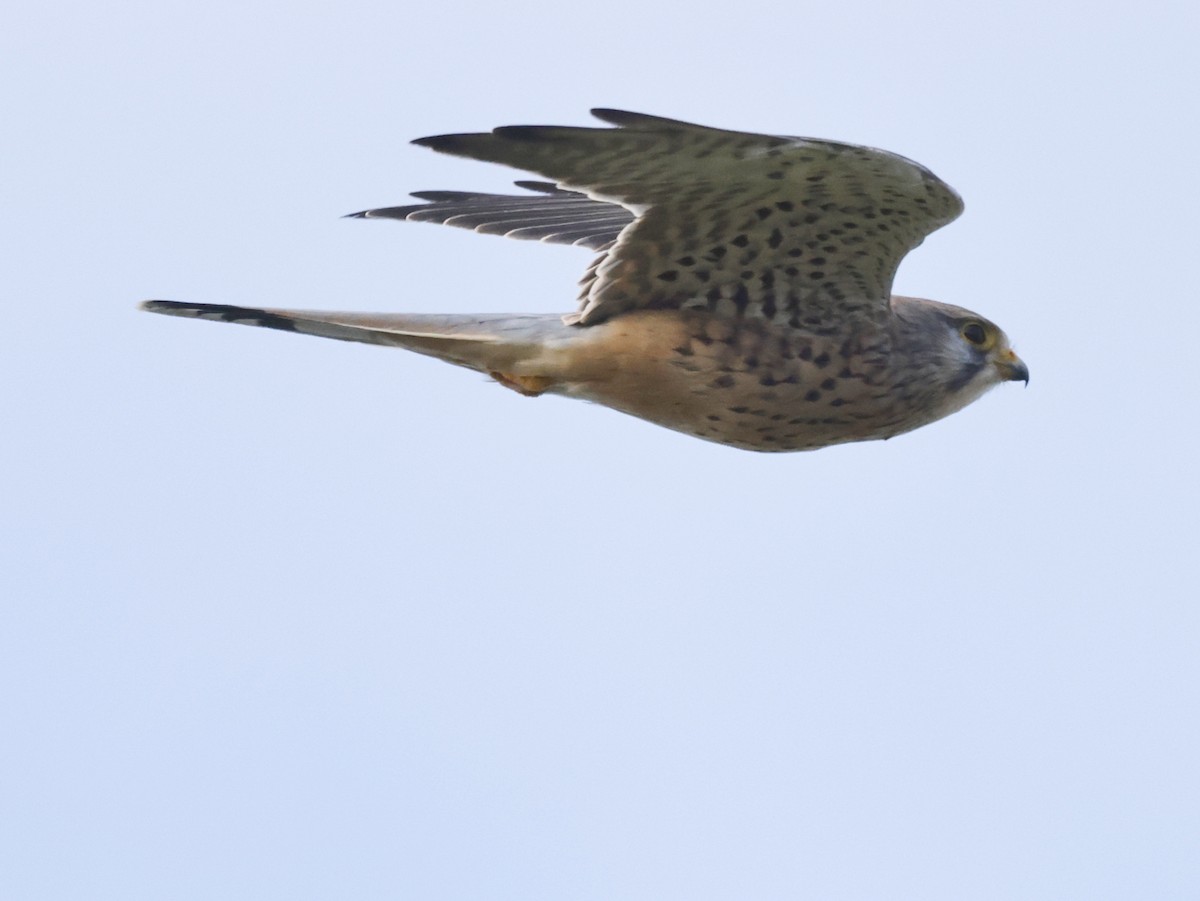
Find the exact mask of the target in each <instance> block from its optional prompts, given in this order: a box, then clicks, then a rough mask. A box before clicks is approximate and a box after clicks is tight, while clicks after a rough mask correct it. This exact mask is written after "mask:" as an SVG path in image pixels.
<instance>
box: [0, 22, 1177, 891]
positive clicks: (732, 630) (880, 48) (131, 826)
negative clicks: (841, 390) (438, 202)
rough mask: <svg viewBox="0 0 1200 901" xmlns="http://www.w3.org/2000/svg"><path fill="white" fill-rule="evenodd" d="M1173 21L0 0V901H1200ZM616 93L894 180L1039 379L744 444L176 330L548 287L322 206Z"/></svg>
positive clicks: (944, 262) (530, 254)
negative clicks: (843, 435)
mask: <svg viewBox="0 0 1200 901" xmlns="http://www.w3.org/2000/svg"><path fill="white" fill-rule="evenodd" d="M1198 38H1200V19H1198V16H1197V13H1196V12H1195V6H1194V4H1192V3H1190V2H1179V3H1165V2H1154V0H1150V2H1142V3H1137V4H1128V3H1123V4H1105V3H1103V2H1099V3H1097V2H1064V3H1048V2H1015V3H1002V4H1001V3H988V4H975V3H963V2H959V0H955V2H923V0H915V2H906V3H895V4H886V5H885V4H882V3H878V4H870V3H867V4H858V3H840V4H839V3H827V2H822V3H810V2H798V3H781V2H769V3H759V2H742V3H738V4H734V5H728V4H715V3H714V4H709V5H698V6H690V5H686V4H679V3H670V4H667V3H653V2H644V0H643V2H628V0H615V2H610V3H606V4H603V5H596V4H593V5H590V6H589V5H580V4H569V3H557V4H549V3H546V4H536V3H528V2H513V3H496V4H491V3H486V4H485V3H462V2H457V0H451V2H445V3H428V4H425V3H405V2H386V3H349V4H334V3H327V4H316V3H308V4H303V3H302V4H285V3H270V4H268V3H260V4H249V5H247V4H244V3H240V2H239V3H232V2H225V0H216V2H210V3H205V4H200V3H179V2H165V3H164V2H156V3H149V2H147V3H117V4H93V3H54V2H45V3H38V4H34V3H25V4H21V5H20V7H19V8H18V7H17V5H16V4H10V5H9V6H7V7H6V10H5V12H4V13H3V14H2V16H0V67H2V69H3V78H2V79H0V114H2V116H3V125H2V128H3V133H4V137H3V140H2V141H0V238H2V244H0V273H2V274H3V278H2V280H0V300H2V303H3V307H2V308H3V329H4V339H3V350H2V351H0V385H2V387H0V405H2V407H0V416H2V422H3V435H4V438H3V442H2V444H0V457H2V466H0V491H2V496H0V516H2V526H3V535H2V536H0V593H2V603H0V612H2V614H3V620H2V622H3V627H2V632H0V680H2V682H0V896H2V897H4V898H12V899H31V901H32V899H51V898H53V899H59V898H88V899H109V898H112V899H123V901H132V899H168V898H169V899H215V898H219V899H268V898H270V899H274V898H280V899H326V898H354V899H422V901H424V899H430V901H434V899H490V898H497V899H522V901H533V899H571V901H577V899H578V901H590V899H646V901H651V899H653V901H661V899H702V901H706V899H756V901H758V899H764V901H765V899H799V898H818V899H879V898H914V899H962V898H972V899H1011V898H1020V899H1063V898H1086V899H1107V898H1113V899H1116V898H1154V899H1175V898H1178V899H1184V898H1187V899H1194V898H1197V897H1200V725H1198V721H1200V612H1198V600H1200V592H1197V590H1196V587H1195V583H1196V578H1195V571H1196V566H1197V557H1198V555H1200V542H1198V538H1200V522H1198V517H1197V504H1198V502H1200V488H1198V486H1197V480H1196V476H1195V471H1196V458H1197V443H1198V429H1200V427H1198V425H1197V412H1198V409H1200V390H1198V383H1200V374H1198V369H1197V363H1196V353H1195V350H1196V345H1197V336H1198V333H1200V312H1198V305H1197V288H1196V277H1195V275H1196V260H1197V255H1198V253H1200V249H1198V248H1200V229H1198V227H1197V218H1196V210H1197V206H1198V203H1200V191H1198V190H1197V182H1198V172H1200V169H1198V166H1197V162H1196V158H1197V153H1198V146H1200V140H1198V139H1200V135H1198V133H1197V131H1198V129H1197V125H1198V119H1197V100H1196V95H1197V89H1198V85H1200V65H1198V64H1197V54H1196V46H1197V39H1198ZM592 106H615V107H625V108H630V109H634V110H638V111H644V112H650V113H657V114H661V115H667V116H673V117H677V118H683V119H689V120H693V121H699V122H703V123H706V124H712V125H718V126H724V127H730V128H740V129H746V130H756V131H766V132H774V133H784V134H799V135H813V136H818V137H828V138H835V139H841V140H847V141H853V142H858V143H865V144H871V145H874V146H878V147H883V148H887V149H889V150H893V151H896V152H899V153H902V154H904V155H906V156H909V157H912V158H914V159H916V160H918V161H920V162H922V163H924V164H925V165H927V166H929V167H930V168H931V169H933V170H934V171H935V172H936V173H938V174H939V175H940V176H942V177H943V178H945V179H946V180H947V181H948V182H950V184H952V185H954V186H955V187H956V188H957V189H958V190H959V191H960V193H962V195H963V196H964V198H965V200H966V204H967V212H966V214H965V215H964V217H963V218H962V219H961V220H959V221H958V222H956V223H955V224H954V225H952V226H951V227H949V228H947V229H945V230H944V231H941V232H938V233H937V234H935V235H934V236H932V237H931V238H930V239H929V240H928V241H927V242H926V243H925V245H924V246H923V247H922V248H920V249H919V250H918V251H916V252H915V253H914V254H913V255H912V256H911V257H910V258H909V259H908V260H907V261H906V263H905V265H904V266H902V268H901V270H900V273H899V278H898V281H897V284H896V288H897V291H898V292H900V293H909V294H917V295H923V296H928V297H935V298H938V299H942V300H945V301H949V302H953V303H957V304H961V305H963V306H967V307H970V308H972V309H975V310H977V311H978V312H980V313H982V314H984V315H986V316H988V317H989V318H991V319H993V320H995V321H996V322H998V323H999V324H1000V325H1001V326H1002V327H1004V328H1005V329H1006V330H1007V332H1008V333H1009V335H1010V336H1011V337H1012V339H1013V341H1014V343H1015V345H1016V348H1017V350H1018V352H1019V353H1020V354H1021V355H1022V357H1023V358H1024V359H1025V360H1026V361H1027V362H1028V364H1029V366H1030V369H1031V370H1032V381H1031V383H1030V385H1029V387H1028V389H1025V390H1023V389H1022V388H1021V386H1020V385H1005V386H1002V387H1001V388H998V389H997V390H996V391H994V392H993V393H992V394H990V395H988V396H986V397H985V398H983V399H982V400H981V401H979V402H978V403H976V404H975V405H973V406H971V407H970V408H968V409H967V410H966V411H964V412H962V413H959V414H956V415H955V416H953V417H951V418H950V419H948V420H944V421H942V422H940V423H937V424H935V425H933V426H931V427H928V428H924V429H921V430H920V431H918V432H915V433H913V434H910V435H906V436H903V437H900V438H897V439H896V440H894V441H890V442H887V443H873V444H863V445H854V446H846V447H840V448H831V449H827V450H822V451H818V452H816V453H808V454H792V455H779V456H763V455H755V454H751V453H746V452H742V451H734V450H730V449H727V448H723V447H720V446H717V445H710V444H706V443H703V442H700V441H696V440H694V439H690V438H686V437H684V436H681V435H677V434H674V433H672V432H668V431H665V430H662V429H658V428H656V427H654V426H651V425H648V424H645V423H642V422H639V421H637V420H634V419H631V418H627V417H624V416H622V415H620V414H617V413H613V412H611V411H608V410H604V409H601V408H597V407H590V406H587V405H584V404H580V403H577V402H571V401H566V400H561V399H557V398H543V399H541V400H537V401H530V400H526V399H524V398H521V397H518V396H517V395H516V394H514V393H511V392H508V391H505V390H502V389H500V388H498V387H497V386H495V385H492V384H489V383H488V382H487V380H486V379H483V378H482V377H480V376H478V375H475V374H473V373H470V372H466V371H463V370H458V369H454V368H451V367H449V366H446V365H444V364H441V363H438V362H436V361H433V360H430V359H426V358H423V357H419V356H416V355H408V354H404V353H402V352H399V351H392V350H384V349H380V348H374V347H367V346H363V345H351V344H343V343H338V342H332V341H322V340H316V339H312V338H301V337H296V336H293V335H287V334H281V333H276V332H268V331H263V330H255V329H248V328H235V327H232V326H223V325H222V326H218V325H214V324H210V323H204V322H189V321H184V320H175V319H167V318H163V317H158V316H150V315H147V314H144V313H140V312H138V311H137V310H136V309H135V305H136V303H137V302H138V301H139V300H141V299H144V298H149V297H162V298H172V299H179V300H188V301H209V302H226V303H236V304H251V305H259V304H261V305H267V306H270V305H277V306H290V307H301V308H303V307H309V308H318V309H322V308H324V309H346V310H397V311H399V310H411V311H429V312H440V311H448V312H485V311H522V312H527V311H536V312H545V311H558V310H562V311H566V310H569V309H571V308H572V307H573V303H574V297H575V282H576V280H577V278H578V277H579V276H580V275H581V274H582V271H583V269H584V267H585V266H586V264H587V263H588V261H589V259H590V257H589V255H588V253H587V252H586V251H582V250H578V249H574V248H567V247H561V246H541V245H538V244H536V243H528V242H517V241H502V240H500V239H497V238H490V237H483V236H477V235H472V234H470V233H466V232H460V231H456V230H452V229H446V228H438V227H434V226H427V225H416V224H406V223H401V224H397V223H393V222H363V221H353V220H342V219H340V218H339V216H340V215H342V214H344V213H349V212H352V211H355V210H359V209H363V208H365V207H370V206H380V205H388V204H395V203H399V202H403V201H404V199H405V197H406V195H407V192H408V191H412V190H420V189H437V188H457V189H479V190H495V189H502V188H504V187H505V186H506V185H507V184H508V183H509V181H510V180H511V179H512V178H519V177H521V176H520V175H519V174H518V173H513V172H508V171H506V170H503V169H500V168H499V167H491V166H486V165H482V164H477V163H471V162H467V161H462V160H454V159H451V158H446V157H439V156H437V155H435V154H433V153H430V152H429V151H427V150H423V149H420V148H416V147H410V146H408V145H407V143H406V142H407V141H408V140H409V139H411V138H415V137H419V136H422V135H428V134H438V133H442V132H447V131H461V130H468V131H469V130H479V129H486V128H490V127H492V126H495V125H503V124H516V123H553V124H587V123H588V122H589V119H588V117H587V110H588V108H589V107H592Z"/></svg>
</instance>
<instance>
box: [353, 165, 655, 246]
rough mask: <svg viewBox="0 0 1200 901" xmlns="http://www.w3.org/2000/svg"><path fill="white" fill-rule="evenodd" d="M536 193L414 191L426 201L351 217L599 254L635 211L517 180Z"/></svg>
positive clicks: (520, 185) (574, 193) (556, 188)
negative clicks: (451, 229) (466, 231)
mask: <svg viewBox="0 0 1200 901" xmlns="http://www.w3.org/2000/svg"><path fill="white" fill-rule="evenodd" d="M517 187H519V188H526V189H528V190H529V191H535V192H537V193H535V194H516V195H514V194H475V193H471V192H469V191H417V192H415V193H413V195H412V196H413V197H416V198H417V199H418V200H424V201H427V202H426V203H420V204H413V205H412V206H394V207H386V208H383V209H378V210H363V211H362V212H361V213H351V214H350V218H354V219H380V218H383V219H407V220H409V221H411V222H437V223H439V224H441V225H453V226H455V227H456V228H469V229H471V230H472V231H477V232H479V233H480V234H485V235H504V236H505V237H508V238H524V239H526V240H531V241H546V242H549V243H551V244H575V245H578V246H580V247H590V248H592V249H593V250H602V249H604V248H606V247H608V245H610V244H612V242H613V241H615V240H616V239H617V235H619V234H620V233H621V230H622V229H623V228H625V226H627V225H628V224H629V223H631V222H632V221H633V213H631V212H629V210H627V209H625V207H623V206H620V205H619V204H615V203H604V202H602V201H598V200H592V199H591V198H590V197H588V196H587V195H586V194H581V193H579V192H578V191H564V190H562V189H561V188H559V187H557V186H555V185H553V184H549V183H547V182H544V181H519V182H517Z"/></svg>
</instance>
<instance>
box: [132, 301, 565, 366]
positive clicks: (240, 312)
mask: <svg viewBox="0 0 1200 901" xmlns="http://www.w3.org/2000/svg"><path fill="white" fill-rule="evenodd" d="M141 306H142V309H143V310H148V311H150V312H152V313H162V314H164V315H167V316H183V317H186V318H189V319H211V320H214V321H217V322H235V323H239V324H241V325H255V326H260V327H262V328H273V329H281V330H283V331H289V332H298V333H300V334H305V335H316V336H318V337H322V338H334V339H336V340H339V341H360V342H362V343H364V344H381V345H385V346H388V347H402V348H405V349H407V350H411V351H415V352H417V353H421V354H426V355H428V356H432V357H437V358H438V359H440V360H445V361H446V362H448V363H453V364H455V365H457V366H466V367H468V368H470V369H475V370H478V371H480V372H488V373H490V372H496V371H500V372H507V371H511V370H512V369H513V368H514V367H516V366H517V365H519V364H520V363H523V362H527V361H529V360H531V359H533V358H536V357H537V356H538V354H539V353H540V351H541V349H542V348H543V347H544V345H545V343H546V342H547V341H552V340H553V339H554V338H556V337H563V336H565V335H567V334H568V333H569V332H571V331H572V327H571V326H568V325H564V324H563V321H562V317H561V316H559V315H557V314H545V315H536V314H532V315H512V314H478V315H438V314H420V313H412V314H407V313H398V314H386V313H335V312H318V311H313V310H277V309H263V308H258V307H237V306H227V305H224V304H202V303H181V302H179V301H174V300H147V301H145V302H144V303H142V305H141Z"/></svg>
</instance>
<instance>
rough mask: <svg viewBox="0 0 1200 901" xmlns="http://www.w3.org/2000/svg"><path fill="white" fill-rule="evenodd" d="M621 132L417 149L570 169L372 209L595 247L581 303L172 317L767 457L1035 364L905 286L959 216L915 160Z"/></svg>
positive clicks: (717, 134) (516, 133)
mask: <svg viewBox="0 0 1200 901" xmlns="http://www.w3.org/2000/svg"><path fill="white" fill-rule="evenodd" d="M593 112H594V114H595V115H596V117H597V118H599V119H601V120H603V121H604V122H607V123H609V124H611V125H615V126H617V127H616V128H574V127H556V126H509V127H505V128H497V129H496V130H495V131H493V132H490V133H481V134H453V135H440V136H437V137H431V138H420V139H418V140H417V141H415V142H414V143H416V144H420V145H422V146H424V147H431V148H433V149H434V150H437V151H440V152H442V153H449V154H454V155H456V156H465V157H470V158H472V159H476V160H484V161H487V162H494V163H504V164H505V165H509V166H513V167H516V168H518V169H525V170H528V171H531V172H536V173H537V174H539V175H541V176H543V177H545V178H549V179H553V183H552V184H550V183H544V182H517V184H518V185H519V186H520V187H522V188H525V189H528V190H529V191H530V192H531V193H526V194H521V195H516V196H507V195H500V194H474V193H465V192H459V191H424V192H420V193H417V194H414V195H413V196H414V197H417V198H418V199H420V200H422V201H426V202H425V203H422V204H418V205H413V206H402V207H392V208H388V209H378V210H368V211H366V212H362V213H355V214H353V215H354V216H357V217H361V218H390V219H411V220H415V221H421V222H440V223H444V224H446V225H454V226H459V227H462V228H470V229H474V230H475V231H478V232H483V233H486V234H499V235H507V236H509V237H514V238H531V239H536V240H540V241H547V242H551V243H560V244H576V245H580V246H583V247H588V248H591V249H592V250H594V251H596V252H598V254H599V255H598V256H597V257H596V259H595V261H594V262H593V263H592V265H591V267H590V268H589V269H588V270H587V273H586V275H585V276H584V279H583V282H582V294H581V303H580V307H579V310H578V312H575V313H572V314H570V315H567V316H559V315H555V314H544V313H543V314H522V315H505V314H478V315H470V316H467V315H418V314H393V313H329V312H319V313H318V312H304V311H298V310H278V309H257V308H246V307H233V306H223V305H215V304H186V303H177V302H173V301H165V300H153V301H147V302H146V303H145V304H144V305H143V306H144V307H145V309H147V310H152V311H154V312H156V313H166V314H169V315H173V316H190V317H195V318H200V319H217V320H221V321H223V322H240V323H244V324H248V325H259V326H265V327H267V328H277V329H285V330H288V331H295V332H303V333H306V334H311V335H320V336H323V337H326V338H339V339H342V340H347V341H364V342H368V343H372V344H385V345H390V346H395V347H404V348H407V349H409V350H413V351H417V352H418V353H423V354H428V355H430V356H434V357H438V358H440V359H442V360H446V361H447V362H450V363H454V364H456V365H459V366H466V367H468V368H471V369H475V370H478V371H480V372H484V373H487V374H489V375H490V376H492V377H493V378H494V379H495V380H496V381H497V382H499V383H500V384H501V385H504V386H506V387H508V388H512V389H514V390H516V391H519V392H520V393H522V394H525V395H530V396H536V395H539V394H546V393H549V394H563V395H566V396H568V397H578V398H583V399H585V400H591V401H595V402H596V403H600V404H604V405H605V406H608V407H613V408H614V409H617V410H621V411H623V412H625V413H629V414H631V415H633V416H638V417H641V418H642V419H647V420H649V421H650V422H655V423H658V424H659V425H663V426H666V427H667V428H671V429H676V430H678V431H680V432H686V433H687V434H689V435H695V436H696V437H697V438H705V439H707V440H709V441H716V442H720V443H721V444H729V445H732V446H734V447H740V448H745V449H747V450H756V451H796V450H813V449H815V448H820V447H825V446H826V445H830V444H838V443H841V442H846V441H865V440H868V439H873V438H890V437H892V436H893V435H899V434H900V433H902V432H907V431H909V430H911V429H915V428H917V427H919V426H922V425H925V424H926V423H930V422H933V421H934V420H936V419H940V418H942V417H943V416H947V415H949V414H950V413H953V412H955V411H956V410H959V409H961V408H962V407H964V406H966V405H967V404H969V403H970V402H971V401H973V400H975V399H976V398H977V397H979V396H980V395H982V394H983V393H984V392H985V391H987V390H988V389H989V388H991V387H992V386H994V385H997V384H999V383H1000V382H1003V381H1011V380H1023V381H1026V382H1027V381H1028V379H1029V372H1028V370H1027V369H1026V368H1025V364H1024V363H1022V362H1021V361H1020V360H1019V359H1018V358H1017V356H1016V355H1015V354H1014V353H1013V351H1012V350H1011V349H1010V347H1009V342H1008V338H1007V337H1006V336H1005V334H1004V332H1003V331H1001V330H1000V329H999V328H998V327H997V326H995V325H993V324H992V323H991V322H989V321H988V320H986V319H984V318H983V317H982V316H979V315H976V314H975V313H972V312H969V311H968V310H964V309H961V308H960V307H955V306H950V305H949V304H944V303H938V302H936V301H932V300H921V299H918V298H914V297H899V296H893V295H892V293H891V287H892V278H893V276H894V275H895V272H896V268H897V266H899V264H900V260H901V259H902V258H903V257H904V255H905V254H906V253H908V251H910V250H912V249H913V248H914V247H916V246H917V245H918V244H920V243H921V241H922V240H923V239H924V238H925V236H926V235H928V234H930V233H931V232H933V231H934V230H936V229H938V228H940V227H941V226H943V225H945V224H946V223H948V222H950V221H952V220H953V219H954V218H955V217H957V216H958V215H959V213H961V212H962V201H961V200H960V199H959V197H958V195H957V194H956V193H955V192H954V191H953V190H952V189H951V188H950V187H949V186H948V185H946V184H945V183H944V182H942V181H941V180H940V179H938V178H937V177H936V176H935V175H934V174H933V173H932V172H930V171H929V170H927V169H925V168H924V167H922V166H920V165H918V164H916V163H914V162H912V161H911V160H907V159H905V158H904V157H901V156H897V155H895V154H892V153H887V152H885V151H882V150H874V149H872V148H869V147H858V146H854V145H851V144H840V143H834V142H832V141H820V140H814V139H810V138H788V137H774V136H770V135H759V134H746V133H742V132H736V131H723V130H720V129H715V128H706V127H704V126H701V125H692V124H690V123H687V122H677V121H674V120H672V119H662V118H658V117H655V116H646V115H641V114H638V113H628V112H619V111H617V110H607V109H603V110H594V111H593Z"/></svg>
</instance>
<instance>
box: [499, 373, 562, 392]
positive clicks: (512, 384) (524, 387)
mask: <svg viewBox="0 0 1200 901" xmlns="http://www.w3.org/2000/svg"><path fill="white" fill-rule="evenodd" d="M488 375H490V376H491V377H492V378H494V379H495V380H496V381H497V382H499V383H500V384H501V385H503V386H504V387H505V388H512V390H513V391H516V392H517V393H518V394H523V395H525V396H526V397H537V396H538V395H539V394H541V393H542V392H543V391H545V390H546V389H547V388H549V387H550V386H551V385H553V384H554V382H552V381H551V380H550V379H548V378H546V377H545V376H541V375H509V374H508V373H507V372H489V373H488Z"/></svg>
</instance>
